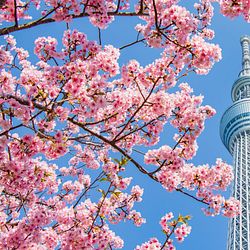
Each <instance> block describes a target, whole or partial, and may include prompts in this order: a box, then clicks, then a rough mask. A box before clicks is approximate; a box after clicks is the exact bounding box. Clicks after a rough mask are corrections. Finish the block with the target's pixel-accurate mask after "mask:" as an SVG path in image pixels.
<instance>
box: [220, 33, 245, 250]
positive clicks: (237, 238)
mask: <svg viewBox="0 0 250 250" xmlns="http://www.w3.org/2000/svg"><path fill="white" fill-rule="evenodd" d="M240 41H241V46H242V71H241V72H240V74H239V77H238V79H237V80H236V81H235V82H234V84H233V87H232V92H231V96H232V100H233V104H232V105H231V106H230V107H229V108H228V109H227V110H226V112H225V113H224V115H223V116H222V119H221V124H220V136H221V139H222V141H223V143H224V145H225V146H226V148H227V149H228V150H229V152H230V153H231V154H232V156H233V160H234V177H235V180H234V184H233V187H232V195H233V196H234V197H235V198H236V199H238V200H240V202H241V214H240V215H239V216H237V217H236V218H233V219H231V220H230V222H229V229H228V242H227V250H250V52H249V44H250V37H249V36H243V37H242V38H241V40H240Z"/></svg>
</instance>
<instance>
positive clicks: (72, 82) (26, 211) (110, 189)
mask: <svg viewBox="0 0 250 250" xmlns="http://www.w3.org/2000/svg"><path fill="white" fill-rule="evenodd" d="M213 2H216V3H213ZM212 4H220V8H221V12H222V14H224V15H226V16H229V17H235V16H238V15H243V16H244V18H245V19H246V20H247V21H249V1H248V0H241V1H236V0H222V1H210V0H201V1H200V2H197V3H195V4H194V8H193V9H192V11H191V10H188V9H187V8H186V7H184V6H182V3H181V2H180V1H177V0H167V1H166V0H140V1H138V2H129V1H128V0H117V1H111V0H81V1H79V0H71V1H63V0H45V1H40V0H31V1H26V2H25V1H21V0H1V2H0V21H1V23H2V26H1V29H0V35H1V36H3V37H4V41H5V42H4V43H3V45H1V46H0V111H1V116H0V128H1V131H0V161H1V167H0V190H1V196H0V232H1V233H0V239H1V240H0V249H62V250H66V249H119V248H122V247H123V244H124V243H123V240H122V239H121V238H120V237H119V236H117V235H116V234H115V232H113V231H112V230H111V229H110V225H111V224H117V223H119V222H121V221H132V222H133V223H134V224H135V225H136V226H140V225H142V224H143V223H144V222H145V219H144V218H143V217H142V215H141V213H140V212H139V211H136V210H135V209H134V204H135V203H137V202H141V201H142V195H143V189H142V188H141V187H139V186H138V185H135V186H132V187H129V186H130V182H131V179H132V177H130V176H127V172H126V169H127V167H128V165H130V166H131V167H134V168H136V169H137V171H138V172H139V173H140V174H142V175H145V176H147V177H148V178H150V179H151V180H152V182H157V183H158V184H159V185H162V187H163V188H164V189H166V191H168V192H172V191H174V192H180V193H182V194H183V195H185V196H189V197H190V200H191V201H193V202H197V203H203V205H204V208H203V210H204V213H205V214H206V215H218V214H222V215H224V216H227V217H233V216H236V215H237V214H238V212H239V202H238V201H237V200H235V199H234V198H233V197H230V198H228V199H226V198H224V197H223V196H222V195H221V192H220V191H224V190H226V188H227V187H228V186H229V185H230V183H231V181H232V179H233V172H232V169H231V166H229V165H228V164H226V163H225V162H223V161H222V160H221V159H217V160H216V162H215V164H214V166H208V165H201V166H194V164H192V163H191V160H192V158H193V157H194V155H195V154H196V151H197V143H196V140H197V138H198V137H199V135H200V133H201V132H202V130H203V129H204V122H205V120H206V119H207V118H210V117H211V116H213V115H214V114H215V110H214V109H213V108H211V107H210V106H207V105H205V106H204V105H202V97H201V96H195V95H194V94H193V93H192V92H193V90H192V88H191V87H190V86H189V85H188V84H187V83H185V82H182V81H183V79H184V77H185V76H186V75H187V74H189V73H191V72H192V73H193V74H207V73H208V72H209V70H210V69H211V68H212V66H213V65H214V63H215V62H218V61H219V60H220V59H221V49H220V47H219V46H218V45H216V44H213V43H212V42H211V40H212V39H213V36H214V32H213V30H211V29H209V25H210V22H211V19H212V17H213V6H212ZM117 16H125V17H126V18H131V17H132V16H134V17H138V24H137V25H136V27H134V28H135V31H136V32H137V33H138V36H137V39H136V40H135V41H133V42H131V43H129V44H126V45H125V46H123V47H121V48H119V49H118V48H115V47H114V46H112V45H104V44H102V42H101V30H102V29H106V28H108V27H109V24H110V23H111V22H113V21H115V18H116V17H117ZM75 18H88V19H89V21H90V22H91V24H92V25H93V26H95V27H97V29H98V30H99V35H100V36H99V41H91V40H89V39H88V38H87V36H86V34H84V33H83V32H81V31H78V30H76V29H70V28H69V24H70V23H71V21H72V19H75ZM51 22H64V23H66V27H67V28H66V30H65V32H64V35H63V37H62V38H61V39H58V40H57V39H56V38H53V37H38V38H37V40H36V41H35V45H34V53H35V55H36V56H37V61H36V63H35V64H34V63H32V62H31V61H29V59H28V58H29V52H28V51H27V50H25V48H21V47H19V46H18V45H17V44H16V40H15V38H14V36H15V32H16V31H20V30H24V29H30V30H32V28H33V27H35V26H39V25H45V24H46V25H48V27H49V23H51ZM138 43H143V44H144V45H146V46H148V47H151V48H155V49H159V48H160V49H161V52H162V53H161V54H160V55H159V58H157V59H156V60H154V61H152V62H151V63H150V64H149V65H147V66H141V65H140V63H139V62H138V61H136V60H135V59H133V58H132V57H131V60H130V61H129V62H128V63H127V64H125V65H122V66H120V65H119V63H118V60H119V56H120V53H123V51H124V49H125V48H127V47H129V46H133V45H135V44H138ZM57 47H60V49H58V48H57ZM124 53H125V52H124ZM173 90H174V91H173ZM167 125H171V126H172V127H173V128H174V129H175V131H176V133H175V135H174V137H173V141H174V144H173V145H171V146H170V145H168V144H166V143H165V144H164V145H162V144H161V146H160V145H159V143H160V133H161V132H162V131H163V129H164V128H165V127H166V126H167ZM137 154H141V155H142V156H143V158H144V161H141V160H139V158H138V157H137ZM142 212H143V211H142ZM189 219H190V216H188V215H179V216H178V217H176V218H174V216H173V213H172V212H168V211H166V215H164V216H163V217H162V219H161V220H160V226H161V227H162V231H163V233H164V234H165V241H164V242H160V241H159V240H158V239H156V238H151V239H149V241H148V242H145V243H142V244H141V245H140V246H135V248H136V249H138V250H139V249H140V250H142V249H165V250H171V249H175V246H174V244H175V239H176V240H177V241H179V242H182V241H183V240H184V238H185V237H186V236H187V235H188V234H189V233H190V232H191V227H190V225H188V221H189Z"/></svg>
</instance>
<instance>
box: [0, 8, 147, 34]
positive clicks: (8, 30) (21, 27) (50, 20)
mask: <svg viewBox="0 0 250 250" xmlns="http://www.w3.org/2000/svg"><path fill="white" fill-rule="evenodd" d="M54 11H55V9H53V10H51V11H49V12H48V13H47V14H46V15H45V16H44V17H42V18H40V19H38V20H35V21H33V22H29V23H25V24H23V25H19V26H18V27H16V26H15V25H13V26H9V27H6V28H2V29H0V36H3V35H7V34H10V33H12V32H15V31H19V30H24V29H29V28H32V27H35V26H38V25H41V24H46V23H53V22H56V20H54V19H53V18H45V17H47V16H48V15H50V14H51V13H52V12H54ZM108 15H109V16H147V15H148V14H145V13H136V12H118V13H115V12H109V13H108ZM86 16H89V14H87V13H81V14H80V15H73V14H72V15H70V17H71V18H72V19H75V18H81V17H86Z"/></svg>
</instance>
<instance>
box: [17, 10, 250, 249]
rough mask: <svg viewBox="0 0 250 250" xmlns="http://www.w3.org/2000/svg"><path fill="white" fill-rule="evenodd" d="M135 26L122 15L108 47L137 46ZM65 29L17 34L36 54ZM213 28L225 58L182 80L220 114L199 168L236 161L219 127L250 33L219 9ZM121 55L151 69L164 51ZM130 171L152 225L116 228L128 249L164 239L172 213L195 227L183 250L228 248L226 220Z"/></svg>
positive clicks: (204, 141)
mask: <svg viewBox="0 0 250 250" xmlns="http://www.w3.org/2000/svg"><path fill="white" fill-rule="evenodd" d="M136 23H137V21H136V20H135V19H130V18H125V17H120V18H119V19H117V22H115V23H113V24H112V25H111V26H110V28H109V29H107V30H105V31H104V32H103V34H102V41H103V43H104V44H109V43H111V44H113V45H114V46H117V47H120V46H122V45H124V44H126V43H128V42H132V41H133V40H135V38H136V33H135V32H134V31H133V27H132V25H133V24H136ZM70 26H71V27H72V28H77V29H79V30H80V31H83V32H85V33H86V34H87V35H88V38H89V39H97V34H98V33H97V29H94V28H92V27H91V26H90V25H89V23H88V21H87V19H78V20H75V21H74V22H73V23H72V24H71V25H70ZM64 28H65V25H63V24H58V23H52V24H49V25H44V26H40V27H36V28H33V29H32V30H25V31H20V32H16V33H15V34H14V36H15V37H16V38H17V41H18V44H19V45H20V46H23V47H24V48H25V49H28V50H31V49H32V44H33V42H34V40H35V39H36V38H37V37H38V36H48V35H51V36H56V37H58V36H59V37H61V35H62V33H63V31H64ZM212 28H213V29H214V30H215V34H216V36H215V39H214V40H213V42H214V43H218V44H219V45H220V46H221V48H222V52H223V59H222V60H221V61H220V62H219V63H217V64H216V65H215V66H214V68H213V69H212V70H211V72H210V73H209V74H208V75H206V76H196V75H194V74H192V75H189V76H188V77H186V78H185V79H183V80H184V81H187V82H188V83H189V84H190V85H191V86H192V87H193V88H194V92H195V94H197V95H199V94H202V95H204V96H205V98H204V104H209V105H211V106H213V107H214V108H215V109H216V110H217V114H216V116H215V117H213V118H212V119H210V120H208V121H207V123H206V128H205V131H204V132H203V133H202V135H201V136H200V138H199V140H198V145H199V150H198V152H197V156H196V157H195V158H194V159H193V162H194V163H195V164H197V165H198V164H203V163H209V164H213V163H214V162H215V159H216V158H217V157H220V158H222V159H223V160H226V161H227V162H228V163H232V158H231V156H230V154H229V153H228V152H227V150H226V148H225V147H224V146H223V144H222V142H221V140H220V137H219V123H220V118H221V116H222V114H223V112H224V111H225V110H226V108H227V107H229V106H230V105H231V104H232V101H231V86H232V84H233V82H234V80H236V78H237V76H238V73H239V72H240V70H241V46H240V42H239V40H240V37H241V36H242V35H245V34H248V35H250V28H249V24H247V23H245V21H243V20H242V18H237V19H234V20H230V19H229V18H226V17H223V16H222V15H220V14H219V11H218V8H216V9H215V16H214V19H213V22H212ZM121 53H122V54H121V60H120V64H122V63H124V62H126V61H128V60H129V59H133V58H134V57H135V58H137V59H138V60H139V61H140V62H141V64H142V65H146V64H148V63H150V62H151V61H152V59H153V58H156V57H157V56H158V55H159V51H157V50H152V49H147V50H145V47H144V46H143V45H135V46H133V47H131V48H128V49H124V50H123V51H122V52H121ZM33 59H34V58H32V60H33ZM164 133H165V132H164ZM165 136H166V138H165ZM168 137H169V138H171V136H169V135H168V134H167V133H166V134H164V136H163V138H162V140H163V143H164V140H168ZM127 168H128V176H130V175H133V176H134V180H133V184H137V183H138V184H139V185H141V186H142V187H143V188H144V196H143V201H142V203H140V204H138V206H137V207H136V209H137V210H139V211H141V213H142V215H143V216H144V217H145V218H146V219H147V223H146V224H145V225H143V226H142V227H141V228H136V227H135V226H134V225H132V224H131V223H122V224H121V225H117V226H115V227H114V230H115V231H116V232H117V234H118V235H120V236H121V237H122V238H123V239H124V240H125V243H126V245H125V247H124V249H128V250H129V249H133V248H134V247H135V246H136V245H137V244H141V243H142V242H144V241H146V240H149V238H150V237H154V236H155V237H158V238H159V239H160V240H163V234H162V233H161V229H160V226H159V220H160V218H161V217H162V216H163V215H164V214H165V213H166V212H169V211H173V212H174V214H175V215H177V216H178V214H179V213H181V214H183V215H186V214H190V215H192V220H191V221H190V225H191V226H192V227H193V228H192V232H191V234H190V236H189V237H188V238H187V239H186V240H185V241H184V243H182V244H176V247H177V249H178V250H184V249H185V250H200V249H202V250H223V249H226V238H227V222H228V220H227V219H225V218H223V217H222V216H217V217H213V218H212V217H206V216H205V215H203V213H202V211H201V207H202V205H201V204H198V203H197V202H195V201H192V200H191V199H190V198H188V197H185V196H184V195H181V194H179V193H175V192H174V193H167V192H166V191H165V190H163V188H161V187H160V185H159V184H157V183H154V182H153V181H152V180H150V179H149V178H147V177H146V176H142V174H141V173H138V172H137V171H136V170H135V169H134V168H133V166H130V165H129V166H128V167H127ZM227 195H229V192H228V193H227Z"/></svg>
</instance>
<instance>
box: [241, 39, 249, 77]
mask: <svg viewBox="0 0 250 250" xmlns="http://www.w3.org/2000/svg"><path fill="white" fill-rule="evenodd" d="M240 42H241V47H242V71H241V73H240V76H245V75H250V51H249V44H250V37H249V36H246V35H245V36H243V37H241V39H240Z"/></svg>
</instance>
